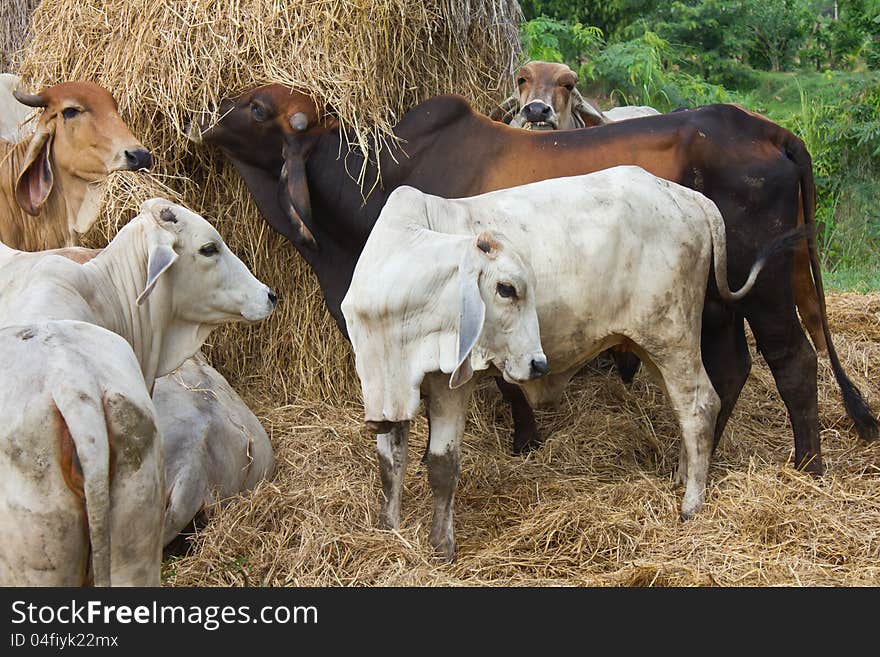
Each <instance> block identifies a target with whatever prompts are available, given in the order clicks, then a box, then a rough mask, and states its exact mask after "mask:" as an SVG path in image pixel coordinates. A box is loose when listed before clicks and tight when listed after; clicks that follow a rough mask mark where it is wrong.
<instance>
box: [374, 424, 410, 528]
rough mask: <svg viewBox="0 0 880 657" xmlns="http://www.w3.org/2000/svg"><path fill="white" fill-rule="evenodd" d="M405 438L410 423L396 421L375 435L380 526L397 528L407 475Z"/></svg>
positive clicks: (406, 438)
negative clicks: (380, 481)
mask: <svg viewBox="0 0 880 657" xmlns="http://www.w3.org/2000/svg"><path fill="white" fill-rule="evenodd" d="M408 438H409V422H398V423H396V424H395V425H394V426H392V427H391V431H389V432H388V433H380V434H378V435H377V436H376V450H377V452H378V456H379V476H380V477H381V478H382V500H381V504H380V508H379V528H380V529H399V528H400V501H401V498H402V497H403V477H404V475H405V474H406V455H407V440H408Z"/></svg>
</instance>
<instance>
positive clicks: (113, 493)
mask: <svg viewBox="0 0 880 657" xmlns="http://www.w3.org/2000/svg"><path fill="white" fill-rule="evenodd" d="M0 362H2V363H3V366H4V368H5V369H6V374H5V375H4V378H3V380H2V384H0V417H2V419H3V421H2V422H0V472H2V476H0V535H2V536H3V541H2V544H0V583H2V585H3V586H82V585H83V584H86V583H88V582H90V581H91V580H94V583H95V584H96V585H98V586H109V585H110V584H111V583H112V584H113V585H115V586H159V584H160V577H159V573H160V567H161V558H162V543H161V540H160V539H161V534H160V533H159V531H157V530H158V528H160V527H161V523H162V505H163V493H164V485H163V473H162V450H161V449H160V442H159V434H158V430H157V428H156V423H155V417H154V411H153V404H152V403H151V401H150V395H149V393H148V392H147V388H146V386H145V385H144V380H143V377H142V376H141V373H140V365H139V364H138V362H137V361H136V360H135V358H134V354H133V353H132V351H131V347H129V345H128V344H127V343H126V342H125V340H123V339H122V338H121V337H119V336H118V335H116V334H114V333H111V332H110V331H107V330H105V329H102V328H100V327H97V326H94V325H92V324H86V323H84V322H76V321H49V322H38V323H33V324H28V325H17V326H16V325H11V326H5V327H2V328H0ZM65 449H67V452H68V458H67V459H66V460H65V458H64V452H65ZM74 449H75V454H72V452H73V450H74ZM71 461H73V462H74V464H72V462H71ZM72 470H73V471H77V472H81V473H82V479H81V480H80V481H81V483H80V485H79V486H76V485H73V486H71V485H70V484H69V482H70V477H69V476H68V477H65V474H66V473H67V474H68V475H69V474H70V473H71V471H72ZM111 472H112V476H111V474H110V473H111ZM74 476H75V475H74ZM83 492H84V497H82V495H83ZM90 556H91V558H90Z"/></svg>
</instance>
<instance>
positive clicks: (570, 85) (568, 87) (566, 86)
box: [562, 82, 574, 91]
mask: <svg viewBox="0 0 880 657" xmlns="http://www.w3.org/2000/svg"><path fill="white" fill-rule="evenodd" d="M562 86H564V87H565V88H566V89H568V90H569V91H574V85H573V84H572V83H571V82H569V83H568V84H564V85H562Z"/></svg>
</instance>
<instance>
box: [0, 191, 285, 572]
mask: <svg viewBox="0 0 880 657" xmlns="http://www.w3.org/2000/svg"><path fill="white" fill-rule="evenodd" d="M274 305H275V296H274V294H273V293H272V292H271V290H269V289H268V288H267V287H266V286H265V285H263V284H262V283H260V282H259V281H258V280H257V279H256V278H254V276H253V275H252V274H251V273H250V272H249V271H248V270H247V268H246V267H245V265H244V264H243V263H242V262H241V261H240V260H239V259H238V258H237V257H236V256H235V255H234V254H232V253H231V252H230V251H229V249H228V247H227V246H226V245H225V244H224V243H223V241H222V239H221V238H220V235H219V234H218V233H217V231H216V230H214V228H213V227H212V226H211V225H210V224H209V223H208V222H207V221H205V220H204V219H203V218H201V217H199V216H198V215H196V214H195V213H193V212H191V211H189V210H187V209H186V208H183V207H181V206H177V205H174V204H172V203H170V202H168V201H166V200H164V199H151V200H149V201H146V202H145V203H144V204H143V205H142V206H141V213H140V214H139V216H138V217H136V218H135V219H133V220H132V221H131V222H129V224H127V225H126V226H125V227H124V228H123V229H122V230H120V231H119V233H118V234H117V236H116V238H115V239H114V240H113V241H112V242H111V243H110V244H109V245H108V246H107V248H106V249H104V251H103V252H102V253H101V254H99V255H98V256H96V257H95V258H94V259H93V260H91V261H89V262H88V263H86V264H84V265H79V264H77V263H75V262H72V261H71V260H69V259H67V258H65V257H61V256H57V255H49V256H47V255H46V254H43V253H26V252H21V251H14V250H12V249H8V248H5V247H0V318H2V320H0V324H2V325H4V326H3V329H2V339H0V361H2V362H3V363H4V365H5V366H6V368H7V374H6V375H5V376H4V378H3V379H2V380H0V418H5V420H4V421H3V422H2V423H0V472H2V473H3V475H4V476H3V477H2V484H0V486H2V488H3V490H2V496H0V533H2V535H3V536H4V537H5V536H14V537H16V539H15V540H8V541H7V540H4V541H3V542H2V544H0V583H3V584H6V585H48V584H54V585H79V584H82V583H84V582H85V581H87V580H90V579H91V580H93V581H94V583H95V584H97V585H109V584H113V585H121V584H133V585H157V584H158V583H159V567H160V562H161V548H162V538H163V522H162V518H163V509H164V496H165V487H164V473H163V471H162V457H161V455H162V450H161V445H160V441H159V440H158V430H157V428H156V420H155V411H154V408H153V403H152V401H151V400H150V394H149V391H150V389H151V388H152V387H153V383H154V381H155V379H156V377H158V376H163V375H166V374H168V373H169V372H171V371H173V370H174V369H176V368H177V367H178V366H179V365H180V364H181V363H182V362H183V361H185V360H186V359H187V358H189V357H191V356H192V355H193V354H194V353H195V352H196V351H198V349H199V348H200V347H201V345H202V343H203V342H204V340H205V339H206V338H207V336H208V335H209V334H210V332H211V331H212V330H213V329H214V328H216V327H217V326H219V325H221V324H225V323H228V322H235V321H248V322H254V321H259V320H261V319H263V318H265V317H266V316H267V315H268V314H269V313H270V312H271V311H272V309H273V308H274ZM111 331H112V333H111ZM26 343H27V344H26ZM38 380H39V381H42V382H44V384H43V386H42V387H41V386H39V385H37V384H36V381H38ZM22 408H25V409H27V412H25V413H22ZM14 418H18V420H15V421H13V419H14ZM22 482H32V483H33V485H32V486H26V485H21V484H22ZM117 491H121V492H117ZM89 549H91V572H90V573H89V560H88V559H87V555H88V553H89ZM62 557H63V558H62Z"/></svg>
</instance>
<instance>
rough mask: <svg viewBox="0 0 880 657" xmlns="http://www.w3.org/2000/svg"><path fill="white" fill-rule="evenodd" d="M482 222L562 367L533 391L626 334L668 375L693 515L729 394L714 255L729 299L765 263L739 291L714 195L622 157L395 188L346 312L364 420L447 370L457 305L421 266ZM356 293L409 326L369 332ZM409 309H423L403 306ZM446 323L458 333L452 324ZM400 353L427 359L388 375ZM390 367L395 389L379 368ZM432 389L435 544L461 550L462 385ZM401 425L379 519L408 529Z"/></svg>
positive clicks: (384, 444) (431, 385) (546, 396)
mask: <svg viewBox="0 0 880 657" xmlns="http://www.w3.org/2000/svg"><path fill="white" fill-rule="evenodd" d="M484 231H498V232H503V234H504V236H505V239H506V240H507V242H509V244H511V245H512V246H513V248H514V249H515V250H516V251H517V252H518V253H520V254H522V257H523V259H524V260H525V261H526V262H527V263H530V264H531V267H532V268H533V270H534V274H535V285H536V287H535V288H534V297H535V300H536V307H537V313H538V320H539V323H540V327H541V336H540V340H541V344H542V345H543V349H544V353H545V354H546V356H547V360H548V362H549V366H550V370H549V374H548V375H547V376H544V377H542V378H540V379H536V380H530V381H525V382H522V383H521V386H522V388H523V390H524V392H525V394H526V396H527V398H528V399H529V401H530V403H532V405H537V404H540V403H544V402H552V401H555V400H557V399H558V398H559V396H560V395H561V394H562V391H563V389H564V388H565V386H566V385H567V383H568V382H569V380H570V379H571V377H572V376H573V374H574V373H575V372H577V371H578V370H579V369H580V368H581V367H582V366H583V365H584V364H585V363H586V362H588V361H589V360H591V359H592V358H593V357H595V356H596V355H597V354H599V353H600V352H602V351H604V350H605V349H607V348H608V347H611V346H613V345H615V344H620V343H626V344H628V345H630V346H631V347H632V348H633V350H634V351H635V352H636V353H637V354H638V355H639V357H640V358H641V359H642V361H643V362H644V363H645V365H646V366H647V368H648V369H649V371H651V372H652V373H653V374H654V375H655V376H656V378H658V379H659V382H660V383H661V385H662V386H663V387H664V389H665V390H666V391H667V394H668V396H669V399H670V402H671V404H672V406H673V408H674V410H675V412H676V414H677V416H678V419H679V423H680V426H681V430H682V437H683V441H682V444H683V449H682V452H681V454H682V458H681V461H680V468H679V473H678V476H679V479H680V481H681V482H682V483H684V484H685V485H686V490H685V495H684V499H683V502H682V515H683V516H684V517H688V516H690V515H692V514H693V513H695V512H696V511H697V510H698V509H699V508H700V506H701V505H702V502H703V499H704V491H705V486H706V480H707V473H708V466H709V455H710V454H711V449H712V437H713V432H714V426H715V419H716V417H717V413H718V408H719V405H720V402H719V400H718V396H717V395H716V394H715V391H714V389H713V388H712V385H711V382H710V381H709V378H708V376H707V375H706V372H705V370H704V369H703V364H702V359H701V355H700V334H701V316H702V310H703V302H704V296H705V293H706V282H707V280H708V275H709V268H710V264H712V263H713V257H714V266H715V278H716V282H717V284H718V288H719V291H720V293H721V294H722V296H724V297H725V298H728V299H733V298H740V297H741V296H742V295H744V294H745V293H746V292H747V291H748V289H750V287H751V285H752V284H753V283H754V280H755V277H756V276H757V273H758V271H760V267H761V264H762V263H760V264H756V265H755V266H754V267H753V268H752V271H751V273H750V276H749V281H748V282H747V284H746V285H744V286H743V288H742V289H741V290H739V291H738V292H736V293H735V294H732V293H730V291H729V288H728V286H727V280H726V275H727V273H726V272H727V262H726V236H725V232H724V223H723V220H722V217H721V214H720V212H719V211H718V208H717V207H716V206H715V204H714V203H712V201H710V200H709V199H707V198H706V197H705V196H703V195H702V194H700V193H698V192H696V191H693V190H691V189H688V188H686V187H682V186H681V185H678V184H675V183H672V182H668V181H666V180H663V179H660V178H657V177H655V176H653V175H651V174H650V173H648V172H646V171H644V170H643V169H641V168H639V167H635V166H620V167H614V168H611V169H606V170H603V171H598V172H596V173H592V174H587V175H581V176H573V177H567V178H556V179H550V180H544V181H542V182H536V183H532V184H528V185H523V186H520V187H513V188H510V189H504V190H499V191H495V192H490V193H487V194H482V195H479V196H474V197H470V198H462V199H443V198H440V197H437V196H432V195H428V194H424V193H422V192H419V191H418V190H415V189H413V188H411V187H399V188H398V189H396V190H395V191H394V192H393V193H392V194H391V195H390V197H389V199H388V201H387V203H386V204H385V207H384V208H383V210H382V213H381V215H380V217H379V220H378V221H377V223H376V226H375V227H374V228H373V231H372V233H371V235H370V239H369V241H368V243H367V248H366V249H365V250H364V252H363V254H362V255H361V259H360V260H359V261H358V265H357V269H356V271H355V280H353V282H352V287H351V288H350V290H349V293H348V295H347V297H346V300H347V302H346V303H347V304H348V307H346V303H344V304H343V310H344V311H346V310H348V311H349V312H346V321H347V322H348V328H349V332H350V334H351V336H352V345H353V347H354V348H355V353H356V359H357V365H358V374H359V375H360V376H361V384H362V387H363V391H364V399H365V404H366V406H367V410H366V413H367V419H371V418H374V417H377V414H378V412H379V410H381V409H380V407H379V403H380V402H381V403H383V404H384V405H385V408H386V409H387V408H389V407H390V408H393V409H395V411H396V412H397V413H398V414H397V415H386V417H385V419H389V420H405V419H409V418H410V417H412V415H413V413H414V409H415V406H416V404H417V402H418V397H417V395H416V385H417V384H418V383H419V380H420V379H419V377H418V376H414V375H413V373H414V372H418V373H419V374H421V372H422V371H427V369H428V366H431V365H434V366H437V367H439V368H443V367H447V368H448V367H449V365H450V363H451V360H450V359H451V353H452V343H451V341H449V342H447V343H443V342H442V340H444V339H446V340H449V338H448V337H446V335H445V334H444V333H443V331H441V330H439V329H438V328H436V327H435V325H434V324H432V322H433V321H435V318H436V317H437V316H441V317H448V316H449V315H452V314H454V313H455V312H456V311H457V306H455V303H454V299H452V298H451V297H448V296H443V295H441V294H438V285H437V283H436V281H431V280H430V279H426V278H420V275H419V274H416V273H415V272H419V271H420V270H421V269H422V268H425V267H430V265H431V264H432V263H435V262H436V263H440V262H444V259H450V258H452V257H451V256H450V253H451V252H452V246H451V244H452V242H451V241H450V242H447V243H446V245H445V246H442V247H441V246H438V247H432V246H431V245H432V244H435V243H437V244H440V242H439V241H438V239H437V237H436V235H437V234H438V233H447V234H452V235H466V236H473V235H476V234H479V233H483V232H484ZM713 246H714V248H713ZM444 249H445V250H444ZM452 259H454V258H452ZM426 263H427V264H426ZM441 280H442V279H441ZM353 299H356V300H357V304H358V306H359V307H360V308H362V309H367V308H374V309H378V310H377V311H376V312H383V311H387V312H388V313H389V316H390V318H394V319H393V321H397V322H398V325H393V323H392V321H391V320H389V322H388V324H387V325H379V324H377V325H374V326H372V327H370V328H371V331H369V332H366V333H365V334H364V335H363V336H362V335H361V333H360V331H361V330H362V329H361V327H359V326H358V324H357V322H355V321H354V320H355V319H356V315H354V314H352V313H351V312H350V311H351V306H352V305H353ZM407 304H408V305H407ZM403 306H406V308H407V309H408V308H409V307H415V308H425V309H426V312H424V313H422V312H420V311H417V312H414V313H410V312H408V311H407V312H405V313H404V312H402V307H403ZM445 330H446V331H450V330H451V326H450V325H449V323H448V322H447V324H446V325H445ZM397 355H399V358H401V359H403V360H404V361H406V360H407V359H410V358H413V356H416V357H418V358H421V359H422V360H421V363H422V364H421V365H420V366H419V367H417V368H415V369H413V368H403V369H401V370H399V371H398V372H397V378H396V379H395V378H392V375H393V373H394V370H393V369H390V366H389V365H388V363H387V361H388V360H392V361H394V360H396V358H397V357H398V356H397ZM386 368H388V369H387V373H386V374H384V376H386V377H387V379H388V380H391V383H392V386H391V387H389V386H388V385H387V384H388V381H387V380H386V381H383V380H382V375H379V374H377V372H382V371H385V370H386ZM443 371H444V372H445V371H448V370H446V369H444V370H443ZM383 383H384V384H385V387H382V386H383ZM374 386H375V388H374ZM394 386H396V387H394ZM422 392H423V393H425V394H426V396H427V397H428V398H429V399H428V408H429V420H430V425H431V431H430V436H431V439H430V440H431V446H430V447H431V449H430V450H429V455H428V466H429V478H430V479H431V484H432V488H433V490H434V496H435V504H434V508H435V513H434V523H433V527H432V531H431V544H432V545H433V546H434V547H435V548H436V549H437V550H438V552H440V553H441V554H442V555H443V556H445V557H446V558H448V559H451V558H452V557H453V555H454V542H453V538H452V524H451V518H452V496H453V492H454V488H455V481H457V477H458V467H459V466H458V463H459V455H458V450H459V444H460V436H461V432H462V429H463V426H464V412H465V409H466V405H462V404H460V400H458V399H453V398H450V397H449V395H448V394H447V393H446V392H445V391H444V390H443V389H442V388H441V387H438V385H437V382H436V377H433V376H432V377H428V378H426V379H425V381H424V383H423V384H422ZM432 397H436V398H437V399H432ZM382 428H383V430H385V431H388V430H389V429H388V428H385V427H382ZM391 430H392V432H393V433H392V434H389V435H386V436H380V438H379V440H378V442H377V444H378V446H379V449H380V454H379V456H380V458H379V463H380V468H381V470H382V481H383V491H384V502H383V507H382V510H381V512H380V523H381V525H382V526H383V527H388V528H396V527H397V524H398V523H399V497H400V490H401V483H400V480H401V479H402V476H403V472H404V469H405V463H406V430H407V425H406V423H404V422H401V423H399V424H397V425H394V426H393V427H391ZM435 436H438V439H439V438H442V440H439V442H442V445H440V444H438V445H435V444H434V442H435ZM392 448H393V449H392ZM389 455H391V456H392V457H393V458H392V459H390V460H389ZM432 459H433V460H434V461H435V462H436V464H437V465H436V469H432Z"/></svg>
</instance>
